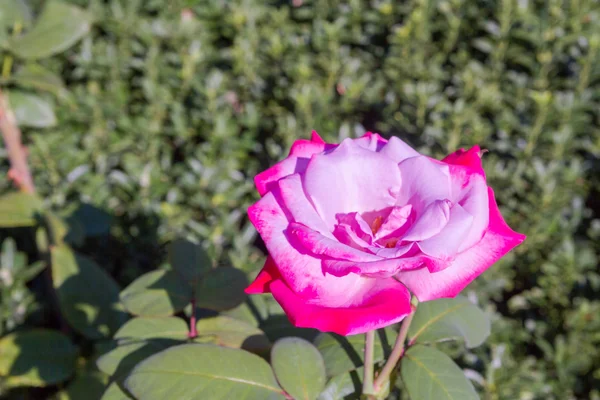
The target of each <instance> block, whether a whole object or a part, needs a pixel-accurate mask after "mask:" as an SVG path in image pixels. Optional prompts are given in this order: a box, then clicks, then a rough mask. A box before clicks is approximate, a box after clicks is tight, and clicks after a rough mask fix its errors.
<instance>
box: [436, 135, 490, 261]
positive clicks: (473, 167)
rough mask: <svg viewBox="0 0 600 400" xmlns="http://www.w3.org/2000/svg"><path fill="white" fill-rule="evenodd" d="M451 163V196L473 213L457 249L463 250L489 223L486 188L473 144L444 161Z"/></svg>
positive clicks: (476, 239) (476, 150)
mask: <svg viewBox="0 0 600 400" xmlns="http://www.w3.org/2000/svg"><path fill="white" fill-rule="evenodd" d="M443 161H444V162H445V163H447V164H449V166H450V179H451V181H452V197H451V198H450V200H452V202H454V203H458V204H460V205H461V206H462V207H463V208H464V209H465V210H466V211H467V212H468V213H469V214H471V215H472V216H473V226H472V227H471V229H470V230H469V233H468V234H467V235H466V236H465V237H464V240H463V241H462V243H461V245H460V247H459V249H458V251H459V252H463V251H465V250H467V249H468V248H470V247H471V246H473V245H474V244H475V243H477V242H479V240H481V238H482V237H483V234H484V233H485V230H486V228H487V226H488V224H489V221H488V217H489V210H488V201H489V200H488V190H487V184H486V182H485V172H484V171H483V167H482V165H481V150H480V148H479V146H474V147H472V148H471V149H469V150H464V149H460V150H458V151H456V152H455V153H452V154H450V155H449V156H448V157H446V158H445V159H444V160H443Z"/></svg>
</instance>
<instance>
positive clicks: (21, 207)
mask: <svg viewBox="0 0 600 400" xmlns="http://www.w3.org/2000/svg"><path fill="white" fill-rule="evenodd" d="M42 206H43V203H42V200H40V198H39V197H37V196H36V195H33V194H28V193H22V192H13V193H8V194H5V195H4V196H0V227H2V228H16V227H21V226H33V225H35V224H36V215H37V214H39V213H40V212H41V211H42Z"/></svg>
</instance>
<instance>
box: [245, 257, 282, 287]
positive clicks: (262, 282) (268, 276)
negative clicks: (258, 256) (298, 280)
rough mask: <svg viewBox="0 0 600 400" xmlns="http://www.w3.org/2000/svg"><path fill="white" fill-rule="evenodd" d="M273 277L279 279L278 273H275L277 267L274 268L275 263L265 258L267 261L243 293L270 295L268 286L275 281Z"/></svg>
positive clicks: (269, 258)
mask: <svg viewBox="0 0 600 400" xmlns="http://www.w3.org/2000/svg"><path fill="white" fill-rule="evenodd" d="M275 277H279V272H278V271H277V267H275V263H274V262H273V259H272V258H271V257H267V261H266V262H265V265H264V267H263V268H262V269H261V270H260V272H259V273H258V275H257V276H256V278H255V279H254V281H252V283H251V284H250V285H248V287H247V288H246V290H244V292H246V293H247V294H260V293H271V291H270V290H269V284H270V283H271V282H272V281H273V279H275Z"/></svg>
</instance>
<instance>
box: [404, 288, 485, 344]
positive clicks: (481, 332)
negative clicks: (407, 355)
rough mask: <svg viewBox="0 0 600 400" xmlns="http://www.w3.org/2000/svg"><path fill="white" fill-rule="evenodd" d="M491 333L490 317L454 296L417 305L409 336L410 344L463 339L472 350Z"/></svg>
mask: <svg viewBox="0 0 600 400" xmlns="http://www.w3.org/2000/svg"><path fill="white" fill-rule="evenodd" d="M490 330H491V322H490V318H489V316H488V315H487V314H486V313H484V312H483V311H482V310H481V309H480V308H479V307H477V306H476V305H474V304H473V303H471V302H470V301H469V300H467V299H466V298H464V297H457V298H454V299H440V300H433V301H428V302H425V303H420V304H419V306H418V307H417V312H416V313H415V316H414V318H413V321H412V324H411V325H410V330H409V331H408V337H409V340H410V341H411V342H412V343H428V342H437V341H441V340H452V339H463V340H464V341H465V344H466V345H467V347H469V348H473V347H477V346H480V345H481V344H482V343H483V342H484V341H485V339H486V338H487V337H488V336H489V335H490Z"/></svg>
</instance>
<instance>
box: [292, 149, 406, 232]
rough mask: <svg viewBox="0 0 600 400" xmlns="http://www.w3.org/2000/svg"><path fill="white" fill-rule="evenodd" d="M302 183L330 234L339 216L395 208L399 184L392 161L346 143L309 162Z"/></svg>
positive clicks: (315, 156) (396, 170)
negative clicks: (393, 206)
mask: <svg viewBox="0 0 600 400" xmlns="http://www.w3.org/2000/svg"><path fill="white" fill-rule="evenodd" d="M375 176H376V177H377V179H374V177H375ZM303 183H304V189H305V192H306V195H307V196H308V198H309V199H310V200H311V202H312V204H313V205H314V206H315V209H316V210H317V212H318V213H319V215H321V217H322V218H323V219H324V220H325V221H326V223H327V226H328V227H329V228H330V230H332V231H333V228H334V226H335V225H336V221H337V218H336V215H338V214H347V213H351V212H359V213H362V212H367V211H378V210H382V209H384V208H386V207H390V206H392V205H394V204H395V198H396V194H397V193H398V191H399V190H400V183H401V180H400V173H399V171H398V168H397V166H396V164H395V163H394V162H393V161H392V160H390V159H388V158H387V157H384V156H381V155H379V154H377V153H375V152H373V151H370V150H367V149H365V148H363V147H361V146H359V145H357V144H356V143H354V141H352V140H350V139H345V140H344V141H343V142H342V143H341V144H340V145H339V146H338V147H337V148H336V149H334V150H333V151H331V152H329V153H328V154H316V155H314V156H313V157H312V158H311V160H310V163H309V164H308V167H307V168H306V171H305V173H304V176H303Z"/></svg>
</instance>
